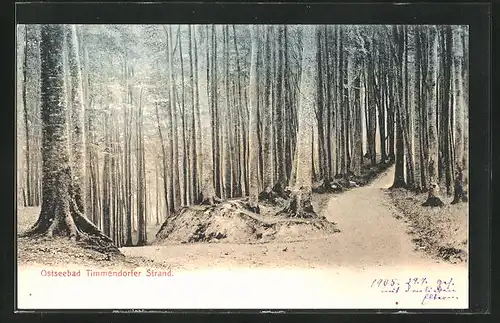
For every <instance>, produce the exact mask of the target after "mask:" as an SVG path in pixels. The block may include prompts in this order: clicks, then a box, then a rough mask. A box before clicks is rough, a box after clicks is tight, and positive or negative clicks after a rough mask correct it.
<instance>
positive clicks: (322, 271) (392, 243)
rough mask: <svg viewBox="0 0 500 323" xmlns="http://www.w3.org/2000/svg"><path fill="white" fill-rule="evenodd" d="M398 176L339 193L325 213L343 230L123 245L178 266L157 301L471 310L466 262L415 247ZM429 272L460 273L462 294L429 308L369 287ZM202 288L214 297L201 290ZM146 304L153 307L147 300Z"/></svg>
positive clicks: (431, 275)
mask: <svg viewBox="0 0 500 323" xmlns="http://www.w3.org/2000/svg"><path fill="white" fill-rule="evenodd" d="M393 176H394V167H392V168H390V169H388V170H387V171H386V173H384V174H382V175H380V176H379V178H378V179H376V180H375V181H374V182H373V183H372V184H371V185H369V186H367V187H360V188H355V189H352V190H349V191H347V192H344V193H342V194H336V195H332V197H331V198H330V200H329V201H328V204H327V206H326V207H325V208H324V209H323V212H322V213H323V215H324V216H325V217H327V218H328V219H329V220H331V221H334V222H336V223H337V227H338V228H339V229H340V230H341V232H339V233H335V234H331V235H327V236H323V237H314V238H311V239H307V240H304V241H297V242H273V243H266V244H229V243H214V244H206V243H205V244H203V243H196V244H181V245H168V246H155V245H152V246H145V247H132V248H122V249H121V250H122V251H123V253H124V254H125V255H127V256H141V257H146V258H148V259H151V260H154V261H155V262H163V263H165V264H168V265H170V266H171V268H172V271H173V272H174V273H175V274H174V275H175V277H173V279H172V280H168V281H162V282H161V285H158V286H156V285H155V286H154V287H152V286H151V285H150V286H151V287H150V292H152V293H158V294H159V295H160V294H161V295H162V296H158V297H160V298H161V297H163V299H162V300H163V301H161V302H160V301H158V304H159V305H158V306H162V305H160V304H163V306H165V305H164V304H167V303H168V304H171V306H172V307H176V306H181V307H184V306H185V307H189V306H192V307H203V308H363V307H364V308H421V307H422V306H423V307H427V308H440V307H442V308H446V307H450V306H452V307H455V308H465V307H466V306H467V304H468V303H467V301H468V289H467V286H468V275H467V265H466V264H458V265H454V264H450V263H445V262H442V261H439V260H437V259H432V258H430V257H429V256H427V255H425V254H424V253H423V252H421V251H419V250H415V246H414V244H413V243H412V241H411V236H410V235H409V234H408V233H407V231H408V226H407V224H406V223H405V222H404V221H403V220H402V219H399V220H398V219H396V218H395V217H394V215H395V213H394V212H395V209H394V208H393V206H392V205H391V201H390V200H389V197H388V195H387V188H389V187H390V186H391V184H392V180H393ZM422 277H425V278H426V279H428V280H429V281H434V282H436V281H438V280H448V279H450V278H453V280H454V281H455V282H456V286H454V287H456V290H457V294H456V295H458V296H457V298H456V299H453V300H448V301H440V302H429V303H428V304H426V305H425V306H424V305H422V303H421V302H422V297H423V295H421V294H420V293H403V292H401V293H399V294H397V295H396V294H391V293H381V291H380V290H377V289H375V288H372V287H371V286H370V284H371V283H372V282H373V280H374V279H389V280H390V279H396V280H398V281H399V282H400V283H401V286H405V285H404V283H405V281H408V279H410V278H412V279H413V278H422ZM176 286H177V287H176ZM186 286H194V287H193V288H192V289H191V290H190V287H186ZM172 288H179V289H180V290H181V291H182V295H179V294H176V295H175V297H170V296H168V300H167V299H166V298H165V297H166V296H165V295H164V292H163V291H162V290H164V289H168V290H172ZM186 288H187V290H186ZM198 289H201V290H202V291H206V292H207V293H209V296H207V295H205V293H201V294H198V293H197V292H195V291H196V290H198ZM153 290H154V291H157V292H154V291H153ZM177 292H178V291H177ZM148 300H151V298H148ZM147 306H154V305H152V304H151V302H148V303H147Z"/></svg>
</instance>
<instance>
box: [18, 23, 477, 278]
mask: <svg viewBox="0 0 500 323" xmlns="http://www.w3.org/2000/svg"><path fill="white" fill-rule="evenodd" d="M468 42H469V37H468V26H455V25H454V26H451V25H439V26H436V25H18V26H17V79H16V82H17V106H16V114H17V120H16V122H17V125H16V127H17V150H16V153H17V155H16V159H17V187H16V193H17V201H16V202H17V215H16V216H17V224H18V226H17V228H18V239H17V247H18V261H19V263H20V265H23V264H32V263H43V264H49V265H52V264H57V263H80V262H81V263H84V264H92V265H93V266H111V265H113V264H119V265H120V266H132V267H134V266H139V265H141V266H142V265H144V264H147V265H148V266H154V267H157V268H161V267H162V266H164V265H165V264H166V263H168V264H169V265H172V266H176V268H185V269H186V268H189V269H195V268H201V267H207V266H208V267H210V266H220V267H230V266H236V265H244V266H250V267H263V266H268V265H272V266H278V267H279V266H285V265H289V266H301V265H304V266H314V265H315V264H326V265H341V264H344V265H345V266H351V265H352V266H357V265H359V264H362V265H372V264H379V265H380V264H382V265H388V264H394V263H399V262H401V263H406V262H412V261H414V262H415V263H419V264H423V265H425V266H427V265H428V266H432V265H433V264H435V263H436V262H444V263H446V264H447V265H453V266H464V264H466V263H467V259H468V169H469V155H468V151H469V138H468V129H469V125H468V118H469V95H468V93H469V90H468V86H469V84H468V73H469V66H468V55H469V53H468V50H469V45H468V44H469V43H468ZM461 268H462V267H461ZM463 268H464V270H466V268H465V267H463ZM179 270H180V269H179Z"/></svg>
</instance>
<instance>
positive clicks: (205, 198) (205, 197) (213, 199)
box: [199, 189, 222, 206]
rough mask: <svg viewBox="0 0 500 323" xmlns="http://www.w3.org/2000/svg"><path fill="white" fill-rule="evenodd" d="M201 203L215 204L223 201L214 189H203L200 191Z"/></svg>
mask: <svg viewBox="0 0 500 323" xmlns="http://www.w3.org/2000/svg"><path fill="white" fill-rule="evenodd" d="M199 201H200V205H210V206H214V205H216V204H220V203H222V199H220V198H218V197H217V196H216V195H215V193H214V190H211V189H203V190H202V191H201V193H200V199H199Z"/></svg>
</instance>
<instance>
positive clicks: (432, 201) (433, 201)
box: [422, 184, 444, 207]
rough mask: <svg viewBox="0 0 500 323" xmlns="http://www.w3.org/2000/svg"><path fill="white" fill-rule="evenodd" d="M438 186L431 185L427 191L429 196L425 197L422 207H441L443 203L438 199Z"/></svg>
mask: <svg viewBox="0 0 500 323" xmlns="http://www.w3.org/2000/svg"><path fill="white" fill-rule="evenodd" d="M438 192H439V186H438V185H437V184H431V188H430V189H429V194H428V195H427V200H426V201H425V202H424V203H422V206H431V207H436V206H443V205H444V203H443V201H441V199H440V198H439V197H438Z"/></svg>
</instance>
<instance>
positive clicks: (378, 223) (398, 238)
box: [120, 168, 465, 270]
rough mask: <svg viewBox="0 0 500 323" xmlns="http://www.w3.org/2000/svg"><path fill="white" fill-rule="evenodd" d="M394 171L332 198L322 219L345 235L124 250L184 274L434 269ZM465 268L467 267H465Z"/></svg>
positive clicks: (336, 234)
mask: <svg viewBox="0 0 500 323" xmlns="http://www.w3.org/2000/svg"><path fill="white" fill-rule="evenodd" d="M393 171H394V168H390V169H389V170H388V171H387V172H386V173H384V174H382V175H381V176H380V177H379V178H378V179H377V180H375V181H374V182H373V183H372V184H371V185H369V186H366V187H359V188H355V189H352V190H349V191H346V192H345V193H342V194H336V195H332V196H331V198H330V201H329V202H328V204H327V206H326V207H325V208H324V209H323V211H322V215H324V216H325V217H326V218H327V219H328V220H330V221H332V222H335V223H337V228H338V229H340V231H341V232H339V233H335V234H331V235H326V236H322V237H315V238H314V239H308V240H304V241H296V242H286V243H284V242H270V243H265V244H231V243H225V244H207V243H194V244H182V245H166V246H145V247H132V248H122V249H120V250H121V251H122V252H123V253H124V254H125V255H126V256H142V257H146V258H149V259H153V260H155V261H156V260H157V261H164V260H165V259H169V262H170V263H171V264H172V266H174V267H175V268H177V269H178V270H182V269H186V270H193V269H200V268H214V267H219V268H220V267H227V268H231V267H241V266H243V267H262V266H265V267H279V268H281V267H305V268H315V267H318V266H349V267H353V268H366V267H371V266H397V265H403V264H412V265H415V266H418V265H422V266H428V265H432V264H434V263H437V262H439V260H436V259H432V258H431V257H428V256H427V255H426V254H425V253H424V252H422V251H418V250H417V249H416V248H417V246H416V245H415V244H414V243H413V242H412V241H411V237H410V236H409V235H408V233H407V231H408V230H409V227H408V225H407V224H406V223H405V222H404V221H400V220H398V219H396V218H395V214H396V213H397V210H396V209H395V207H394V206H393V204H392V203H391V201H390V199H389V197H388V195H387V188H388V187H390V186H391V184H392V179H393V176H394V175H393ZM464 268H465V265H464Z"/></svg>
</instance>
